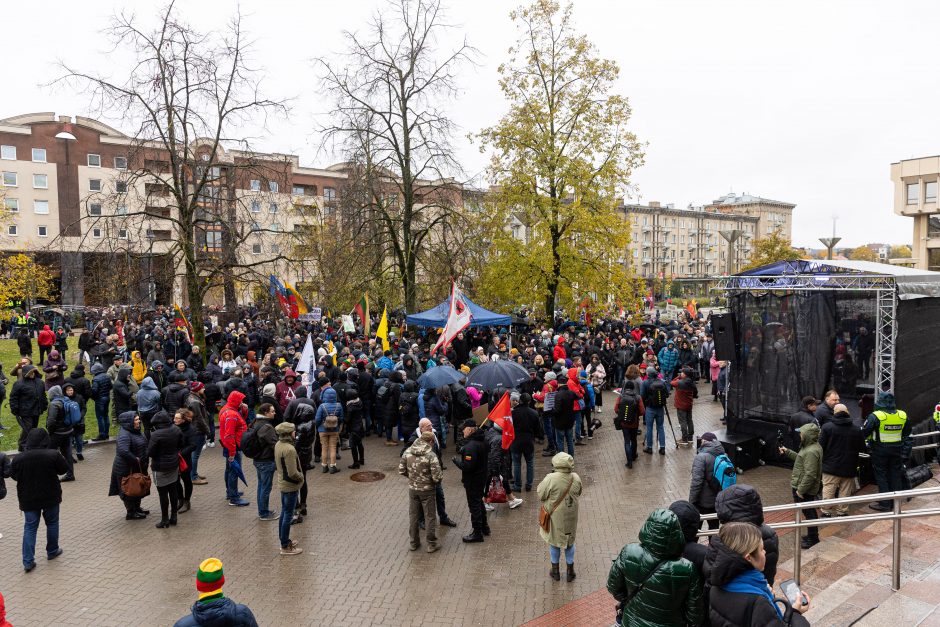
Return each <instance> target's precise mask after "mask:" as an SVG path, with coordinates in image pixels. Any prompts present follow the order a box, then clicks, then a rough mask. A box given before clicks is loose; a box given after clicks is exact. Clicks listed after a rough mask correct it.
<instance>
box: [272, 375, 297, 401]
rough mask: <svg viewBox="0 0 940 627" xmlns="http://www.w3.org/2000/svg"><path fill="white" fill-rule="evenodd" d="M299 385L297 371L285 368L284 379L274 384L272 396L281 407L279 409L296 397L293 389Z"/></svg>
mask: <svg viewBox="0 0 940 627" xmlns="http://www.w3.org/2000/svg"><path fill="white" fill-rule="evenodd" d="M299 387H300V380H299V379H298V378H297V373H296V372H294V371H293V370H291V369H290V368H287V369H286V370H285V371H284V379H283V380H282V381H281V382H280V383H278V384H277V385H276V386H275V388H274V389H275V392H274V397H275V398H276V399H277V404H278V406H279V407H280V408H281V411H284V410H286V409H287V405H288V404H289V403H290V402H291V401H292V400H294V399H295V398H297V395H296V394H295V391H296V390H297V388H299Z"/></svg>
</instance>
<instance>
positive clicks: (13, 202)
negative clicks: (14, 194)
mask: <svg viewBox="0 0 940 627" xmlns="http://www.w3.org/2000/svg"><path fill="white" fill-rule="evenodd" d="M3 208H4V209H6V210H7V211H9V212H10V213H17V212H18V211H19V210H20V201H19V200H17V199H16V198H4V199H3Z"/></svg>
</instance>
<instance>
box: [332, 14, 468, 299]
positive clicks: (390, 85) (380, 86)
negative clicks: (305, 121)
mask: <svg viewBox="0 0 940 627" xmlns="http://www.w3.org/2000/svg"><path fill="white" fill-rule="evenodd" d="M445 20H446V18H445V16H444V14H443V11H442V8H441V3H440V1H439V0H392V1H390V3H389V5H388V8H387V10H386V11H384V12H380V13H377V14H376V15H375V16H374V17H373V18H372V20H371V22H370V24H369V28H368V30H367V32H366V33H365V34H363V35H359V34H356V33H350V32H346V33H345V36H346V40H347V44H348V49H347V51H346V52H345V54H343V55H342V56H340V57H339V58H337V59H336V60H335V61H330V60H326V59H320V60H319V65H320V66H321V68H322V70H323V74H322V80H323V86H324V88H325V90H326V91H327V93H328V94H329V95H330V96H331V97H332V99H333V101H334V109H333V117H332V119H331V120H330V122H329V123H328V124H327V125H326V126H325V127H324V128H323V129H322V130H323V133H324V136H325V138H326V140H327V143H328V144H331V145H334V146H338V147H339V148H340V149H341V150H342V151H343V152H344V153H345V155H346V158H347V159H348V161H349V162H350V167H351V168H353V169H354V170H355V175H356V176H357V177H359V178H360V179H361V180H362V181H363V182H364V185H365V189H366V191H367V194H366V195H365V198H364V202H363V204H362V205H361V206H360V207H359V210H360V214H361V215H360V218H361V220H362V221H363V222H365V223H367V224H368V225H369V226H368V228H367V229H366V231H365V233H366V234H368V235H369V236H370V239H368V240H365V241H362V242H361V243H360V245H367V246H372V247H374V248H376V249H378V250H379V251H381V253H382V254H384V255H386V258H387V259H388V263H389V264H390V265H391V267H390V268H387V270H391V271H392V272H394V273H395V274H397V276H398V277H399V278H400V281H401V287H402V292H403V299H404V304H405V307H406V308H407V309H408V311H414V309H415V305H416V302H417V277H418V267H419V259H420V257H421V256H422V252H423V251H424V250H425V249H426V248H427V247H428V246H429V244H430V243H431V239H432V237H431V235H432V233H433V232H434V231H435V229H436V228H437V227H438V226H440V225H441V224H443V223H445V222H447V221H448V220H450V219H451V218H452V217H453V213H454V211H455V208H456V207H457V206H458V205H459V200H460V192H459V190H460V187H461V186H460V185H459V184H457V183H456V182H455V181H454V180H453V178H452V177H454V176H457V175H458V174H459V173H460V171H461V169H460V166H459V164H458V163H457V160H456V158H455V155H454V149H453V146H452V144H451V139H452V136H453V134H454V132H455V126H454V123H453V121H452V120H451V119H450V117H449V116H448V114H447V111H446V110H445V108H444V106H445V105H446V104H447V103H449V102H450V101H452V100H453V99H454V98H455V97H456V95H457V93H458V89H457V81H456V73H457V71H458V70H459V68H460V67H461V66H463V65H465V64H468V63H472V62H473V57H474V56H475V54H476V52H475V50H474V49H473V48H472V47H470V46H469V45H468V44H467V42H466V40H465V39H464V40H458V42H459V43H457V44H456V45H454V46H452V47H451V48H449V49H446V50H442V49H440V46H439V44H440V43H441V42H443V41H449V40H450V33H451V31H452V30H453V26H451V25H449V24H447V22H446V21H445ZM384 275H387V272H383V276H384Z"/></svg>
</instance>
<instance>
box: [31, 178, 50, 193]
mask: <svg viewBox="0 0 940 627" xmlns="http://www.w3.org/2000/svg"><path fill="white" fill-rule="evenodd" d="M33 189H49V175H47V174H34V175H33Z"/></svg>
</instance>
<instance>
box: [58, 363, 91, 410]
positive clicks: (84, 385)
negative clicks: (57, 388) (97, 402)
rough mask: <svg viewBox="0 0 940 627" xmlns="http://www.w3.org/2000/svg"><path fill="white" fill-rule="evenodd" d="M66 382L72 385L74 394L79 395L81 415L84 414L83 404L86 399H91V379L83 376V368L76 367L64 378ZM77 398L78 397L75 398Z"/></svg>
mask: <svg viewBox="0 0 940 627" xmlns="http://www.w3.org/2000/svg"><path fill="white" fill-rule="evenodd" d="M65 382H66V383H71V384H72V387H73V388H75V396H81V397H82V400H80V401H78V404H79V405H81V406H82V415H85V405H86V403H87V401H89V400H91V397H92V394H91V381H89V380H88V379H87V378H86V377H85V369H84V368H81V369H79V368H78V367H76V368H75V369H74V370H72V373H71V374H70V375H69V376H68V378H67V379H66V380H65ZM76 400H78V399H76Z"/></svg>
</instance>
